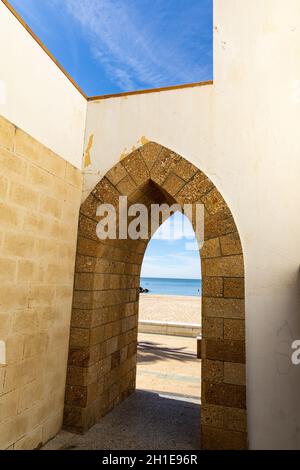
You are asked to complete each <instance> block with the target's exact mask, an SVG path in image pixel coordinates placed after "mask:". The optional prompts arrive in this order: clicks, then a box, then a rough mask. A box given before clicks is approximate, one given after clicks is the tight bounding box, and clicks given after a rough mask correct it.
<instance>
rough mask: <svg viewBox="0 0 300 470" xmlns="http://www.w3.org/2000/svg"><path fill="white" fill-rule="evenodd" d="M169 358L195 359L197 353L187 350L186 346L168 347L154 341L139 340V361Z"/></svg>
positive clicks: (157, 360)
mask: <svg viewBox="0 0 300 470" xmlns="http://www.w3.org/2000/svg"><path fill="white" fill-rule="evenodd" d="M167 359H176V360H177V361H180V362H188V361H195V359H197V355H196V353H192V352H188V351H186V348H185V347H181V348H168V347H166V346H164V345H162V344H159V343H155V342H153V341H139V343H138V362H139V363H145V362H159V361H163V360H167Z"/></svg>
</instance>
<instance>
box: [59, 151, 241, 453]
mask: <svg viewBox="0 0 300 470" xmlns="http://www.w3.org/2000/svg"><path fill="white" fill-rule="evenodd" d="M121 195H123V196H127V197H128V201H129V204H133V203H136V202H139V203H143V204H146V205H147V206H150V205H151V204H153V203H164V202H168V203H175V202H176V203H179V204H180V205H184V204H187V203H188V204H196V203H202V204H204V207H205V220H204V238H205V240H204V246H203V248H202V250H201V264H202V286H203V288H202V338H203V339H202V405H201V425H202V447H203V448H206V449H241V448H246V446H247V425H246V385H245V295H244V261H243V250H242V245H241V241H240V237H239V233H238V230H237V227H236V224H235V222H234V219H233V216H232V214H231V211H230V209H229V207H228V205H227V204H226V202H225V200H224V198H223V197H222V195H221V194H220V192H219V191H218V189H217V188H216V187H215V185H214V184H213V183H212V181H211V180H210V179H209V178H208V177H207V176H206V175H205V174H204V173H203V172H202V171H201V170H199V169H198V168H197V167H196V166H194V165H193V164H191V163H190V162H189V161H187V160H186V159H184V158H183V157H181V156H180V155H178V154H177V153H175V152H173V151H172V150H169V149H167V148H166V147H163V146H161V145H159V144H157V143H155V142H149V143H147V144H145V145H144V146H142V147H140V148H139V149H137V150H135V151H134V152H132V153H131V154H130V155H128V156H127V157H125V158H124V159H122V160H121V161H120V162H119V163H118V164H117V165H115V166H114V167H113V168H112V169H111V170H110V171H108V173H107V174H106V175H105V176H104V178H102V179H101V181H99V183H98V184H97V185H96V186H95V188H94V189H93V190H92V192H91V193H90V195H89V196H88V197H87V199H86V200H85V201H84V203H83V204H82V206H81V209H80V217H79V230H78V245H77V256H76V268H75V280H74V297H73V311H72V321H71V334H70V350H69V360H68V375H67V385H66V399H65V414H64V423H65V427H66V428H68V429H71V430H75V431H79V432H84V431H85V430H87V429H88V428H89V427H90V426H92V425H93V424H94V423H96V422H97V421H99V419H100V418H101V417H102V416H104V415H105V414H106V413H107V412H108V411H110V410H111V409H112V408H113V407H114V406H116V405H117V404H118V403H120V402H121V401H122V400H123V399H124V398H126V397H127V396H128V395H129V394H130V393H132V391H133V390H134V389H135V374H136V349H137V321H138V302H139V285H140V271H141V265H142V261H143V256H144V253H145V250H146V247H147V241H146V240H119V239H116V240H105V241H101V240H99V239H98V238H97V235H96V226H97V223H98V219H97V216H96V211H97V207H98V205H99V204H100V203H109V204H112V205H113V206H115V207H117V206H118V202H119V196H121Z"/></svg>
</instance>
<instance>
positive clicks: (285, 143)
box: [203, 0, 300, 449]
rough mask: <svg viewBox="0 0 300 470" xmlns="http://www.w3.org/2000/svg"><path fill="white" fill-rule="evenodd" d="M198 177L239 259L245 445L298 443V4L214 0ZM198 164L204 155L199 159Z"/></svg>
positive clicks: (286, 0) (277, 0)
mask: <svg viewBox="0 0 300 470" xmlns="http://www.w3.org/2000/svg"><path fill="white" fill-rule="evenodd" d="M214 5H215V18H214V23H215V28H217V29H215V41H214V60H215V70H214V74H215V78H214V98H213V114H212V119H213V136H212V140H213V145H214V150H213V152H212V155H211V160H210V162H206V163H205V168H206V171H208V174H211V173H214V175H215V177H214V181H215V182H216V184H217V186H219V188H220V189H221V191H222V193H223V194H224V196H225V198H226V200H227V202H228V203H229V205H230V207H231V209H232V211H233V213H234V216H235V218H236V220H237V223H238V227H239V230H240V235H241V238H242V241H243V245H244V253H245V263H246V312H247V315H246V321H247V355H248V358H247V360H248V362H247V364H248V373H247V378H248V383H247V385H248V405H249V408H248V409H249V434H250V443H251V447H252V448H274V449H275V448H296V447H297V448H300V405H299V393H300V367H299V366H298V367H297V366H293V365H291V361H290V354H291V349H290V345H291V342H292V339H293V338H300V286H299V262H300V259H299V257H300V218H299V213H300V191H299V181H300V155H299V151H300V139H299V123H300V60H299V51H300V49H299V47H300V2H299V1H298V0H263V1H261V0H251V1H250V0H226V2H224V1H222V0H215V2H214ZM203 163H204V162H203Z"/></svg>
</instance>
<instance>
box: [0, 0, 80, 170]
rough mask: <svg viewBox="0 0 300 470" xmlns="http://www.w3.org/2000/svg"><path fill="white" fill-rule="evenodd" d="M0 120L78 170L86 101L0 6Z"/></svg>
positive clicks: (3, 7)
mask: <svg viewBox="0 0 300 470" xmlns="http://www.w3.org/2000/svg"><path fill="white" fill-rule="evenodd" d="M0 43H1V53H0V115H2V116H4V117H5V118H7V119H8V120H9V121H11V122H13V123H14V124H15V125H17V126H18V127H20V128H21V129H23V130H24V131H25V132H27V133H28V134H30V135H31V136H32V137H34V138H35V139H37V140H38V141H40V142H41V143H43V144H44V145H45V146H46V147H48V148H50V149H51V150H53V151H54V152H56V153H57V154H59V155H60V156H61V157H63V158H64V159H65V160H67V161H68V162H69V163H71V164H73V165H74V166H76V167H77V168H81V162H82V152H83V136H84V127H85V118H86V99H85V98H84V97H83V96H82V95H81V94H80V93H79V91H78V90H77V89H76V88H75V87H74V86H73V85H72V84H71V82H70V81H69V80H68V79H67V77H66V76H65V75H64V74H63V73H62V72H61V70H60V69H59V68H58V67H57V65H56V64H55V63H54V62H53V61H52V60H51V59H50V57H49V56H48V55H47V54H46V53H45V51H44V50H43V49H42V48H41V47H40V46H39V44H38V43H37V42H36V41H35V40H34V39H33V38H32V36H31V35H30V34H29V33H28V32H27V31H26V29H25V28H24V27H23V26H22V25H21V24H20V22H19V21H18V20H17V19H16V18H15V17H14V16H13V14H12V13H11V12H10V11H9V10H8V8H7V7H6V6H5V5H4V4H3V3H2V2H0Z"/></svg>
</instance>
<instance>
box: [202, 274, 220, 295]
mask: <svg viewBox="0 0 300 470" xmlns="http://www.w3.org/2000/svg"><path fill="white" fill-rule="evenodd" d="M202 296H203V297H223V278H222V277H203V279H202Z"/></svg>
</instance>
